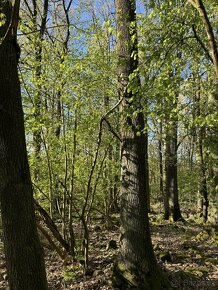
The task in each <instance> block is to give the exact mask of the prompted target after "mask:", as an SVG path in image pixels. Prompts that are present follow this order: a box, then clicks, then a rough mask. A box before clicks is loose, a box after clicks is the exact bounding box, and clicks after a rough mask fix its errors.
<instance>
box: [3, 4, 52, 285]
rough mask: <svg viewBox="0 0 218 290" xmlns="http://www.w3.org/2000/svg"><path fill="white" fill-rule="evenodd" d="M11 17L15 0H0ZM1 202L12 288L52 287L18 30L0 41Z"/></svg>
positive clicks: (8, 17) (9, 280) (8, 16)
mask: <svg viewBox="0 0 218 290" xmlns="http://www.w3.org/2000/svg"><path fill="white" fill-rule="evenodd" d="M0 7H1V8H2V12H3V13H5V15H6V18H7V22H6V23H5V25H3V26H2V27H1V28H0V37H2V38H3V37H4V36H5V32H6V31H7V28H8V26H9V24H10V20H11V17H12V8H11V2H10V1H7V2H6V3H5V2H4V5H3V3H2V4H0ZM0 64H1V65H0V111H1V112H0V202H1V214H2V225H3V235H4V246H5V255H6V266H7V272H8V282H9V286H10V289H11V290H15V289H16V290H24V289H25V290H34V289H35V290H38V289H40V290H44V289H47V281H46V273H45V265H44V260H43V251H42V248H41V246H40V242H39V238H38V234H37V228H36V221H35V214H34V203H33V192H32V186H31V179H30V171H29V165H28V160H27V151H26V144H25V134H24V119H23V111H22V103H21V90H20V83H19V78H18V72H17V49H16V45H15V35H11V36H10V37H8V38H7V40H6V41H5V42H3V43H2V44H1V46H0Z"/></svg>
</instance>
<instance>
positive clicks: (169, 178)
mask: <svg viewBox="0 0 218 290" xmlns="http://www.w3.org/2000/svg"><path fill="white" fill-rule="evenodd" d="M175 98H176V99H177V96H175ZM173 106H175V108H176V107H177V101H175V102H174V104H173ZM172 109H173V108H172ZM166 123H167V125H166V126H167V128H166V139H165V213H164V218H165V219H169V217H170V216H171V215H172V216H173V220H174V221H177V220H180V219H182V215H181V211H180V205H179V196H178V178H177V146H178V144H177V130H178V128H177V127H178V120H177V117H169V119H166ZM168 124H169V125H168Z"/></svg>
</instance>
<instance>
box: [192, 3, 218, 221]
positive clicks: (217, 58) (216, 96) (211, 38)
mask: <svg viewBox="0 0 218 290" xmlns="http://www.w3.org/2000/svg"><path fill="white" fill-rule="evenodd" d="M189 3H191V5H192V6H193V7H194V8H195V9H196V10H197V11H198V13H199V16H200V18H201V20H202V22H203V25H204V28H205V31H206V35H207V40H208V46H209V51H210V58H211V60H212V63H213V67H214V84H215V89H214V92H213V94H212V98H211V100H209V103H210V105H211V109H210V110H211V111H210V116H211V122H210V124H209V126H210V134H209V138H208V139H209V143H210V145H209V149H210V156H211V159H212V162H213V166H212V180H213V188H212V190H211V194H212V196H211V198H210V199H211V202H212V208H213V210H214V214H213V216H214V217H213V219H214V221H213V223H215V224H216V227H218V220H217V216H218V214H217V194H218V154H217V152H218V138H217V134H218V125H217V108H218V45H217V41H216V37H215V33H214V30H213V27H212V24H211V21H210V19H209V16H208V13H207V10H206V8H205V5H204V3H203V1H202V0H189ZM216 5H217V4H216ZM214 107H215V110H214ZM214 112H215V114H214ZM205 204H206V208H207V207H208V200H207V196H206V201H205ZM206 216H207V214H206Z"/></svg>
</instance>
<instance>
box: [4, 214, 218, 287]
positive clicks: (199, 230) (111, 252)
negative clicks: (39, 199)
mask: <svg viewBox="0 0 218 290" xmlns="http://www.w3.org/2000/svg"><path fill="white" fill-rule="evenodd" d="M150 221H151V231H152V241H153V245H154V250H155V254H156V257H157V260H158V263H159V264H160V265H161V267H162V269H164V271H165V272H166V273H167V275H168V277H169V279H170V281H171V285H172V289H178V290H189V289H195V290H201V289H202V290H203V289H204V290H213V289H214V290H215V289H218V239H217V236H215V234H214V233H213V231H211V230H210V228H209V227H203V226H202V225H200V224H197V223H195V222H194V221H192V222H191V221H187V222H185V223H183V222H177V223H172V222H167V221H163V220H161V219H159V216H158V215H151V216H150ZM90 237H91V240H90V268H89V271H88V272H89V273H87V275H84V274H83V266H82V265H81V264H80V263H76V262H72V261H71V260H69V261H65V262H64V263H63V261H61V260H60V258H58V256H57V255H56V253H55V252H52V251H51V250H48V249H47V248H45V253H46V268H47V275H48V282H49V289H50V290H56V289H58V290H64V289H74V290H80V289H81V290H82V289H87V290H88V289H89V290H98V289H99V290H100V289H101V290H109V289H114V288H113V287H112V286H111V276H112V268H113V261H114V259H115V258H116V255H117V251H118V250H117V249H112V248H110V246H109V242H110V241H117V243H118V238H119V228H118V226H114V227H113V229H111V230H110V231H108V230H105V229H104V225H103V224H98V225H95V226H92V227H91V234H90ZM112 244H113V243H112ZM4 265H5V263H4V256H3V254H1V255H0V289H5V290H6V289H8V288H7V275H6V270H5V267H4ZM24 290H25V289H24Z"/></svg>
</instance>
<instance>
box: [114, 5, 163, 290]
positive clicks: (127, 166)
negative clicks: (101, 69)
mask: <svg viewBox="0 0 218 290" xmlns="http://www.w3.org/2000/svg"><path fill="white" fill-rule="evenodd" d="M115 4H116V21H117V54H118V73H119V78H118V93H119V97H120V99H121V100H122V102H121V105H120V114H121V135H122V144H121V189H120V191H121V248H120V252H121V253H120V259H119V262H118V267H117V269H118V273H119V275H120V278H121V281H122V283H120V284H121V285H119V287H121V289H127V287H128V286H130V287H132V288H134V287H135V289H148V290H149V289H161V285H162V283H163V280H162V275H161V272H160V271H159V268H158V266H157V263H156V259H155V256H154V252H153V248H152V244H151V236H150V229H149V221H148V212H147V208H148V207H147V192H146V190H147V188H148V187H147V183H148V182H149V181H148V180H147V179H146V170H147V168H146V154H147V152H146V136H145V133H144V131H143V130H144V127H145V124H144V116H143V113H142V112H140V110H141V109H142V108H141V105H140V96H141V94H140V91H141V86H140V79H139V75H138V72H137V68H138V57H137V33H136V14H135V9H136V7H135V1H127V0H116V1H115ZM130 79H131V81H130ZM136 111H138V112H137V113H136ZM134 115H135V116H134Z"/></svg>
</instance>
